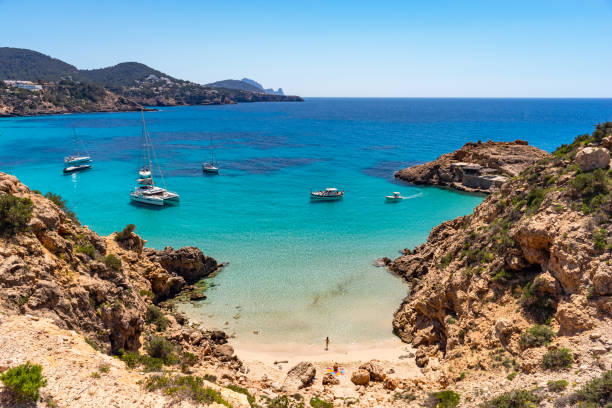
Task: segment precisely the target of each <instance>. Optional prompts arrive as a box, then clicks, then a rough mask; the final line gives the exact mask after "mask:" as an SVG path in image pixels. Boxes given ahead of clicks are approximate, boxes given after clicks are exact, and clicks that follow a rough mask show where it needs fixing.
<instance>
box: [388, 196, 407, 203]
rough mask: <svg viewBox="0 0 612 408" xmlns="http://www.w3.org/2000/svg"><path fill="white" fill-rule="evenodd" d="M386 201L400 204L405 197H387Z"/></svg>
mask: <svg viewBox="0 0 612 408" xmlns="http://www.w3.org/2000/svg"><path fill="white" fill-rule="evenodd" d="M385 199H386V200H387V202H388V203H399V202H400V201H402V200H403V199H404V197H393V196H385Z"/></svg>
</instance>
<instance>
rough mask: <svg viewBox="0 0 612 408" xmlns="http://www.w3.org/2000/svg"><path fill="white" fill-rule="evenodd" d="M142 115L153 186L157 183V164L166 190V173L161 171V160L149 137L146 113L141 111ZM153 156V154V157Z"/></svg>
mask: <svg viewBox="0 0 612 408" xmlns="http://www.w3.org/2000/svg"><path fill="white" fill-rule="evenodd" d="M140 114H141V115H142V127H143V132H144V135H145V146H147V149H146V151H147V160H148V162H149V170H150V171H151V181H152V182H153V183H152V185H154V184H155V181H154V180H153V162H155V163H156V164H157V171H158V172H159V177H160V178H161V180H162V185H163V186H164V188H166V181H165V180H164V173H162V171H161V167H160V166H159V160H158V159H157V155H156V154H155V149H154V148H153V142H151V136H149V132H148V131H147V125H146V123H145V120H144V111H143V110H141V111H140ZM151 154H153V157H151Z"/></svg>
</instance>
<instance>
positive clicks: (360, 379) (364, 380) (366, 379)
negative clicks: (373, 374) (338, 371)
mask: <svg viewBox="0 0 612 408" xmlns="http://www.w3.org/2000/svg"><path fill="white" fill-rule="evenodd" d="M351 382H352V383H353V384H355V385H368V384H369V383H370V372H369V371H368V370H364V369H363V368H360V369H359V370H357V371H355V372H354V373H353V374H352V375H351Z"/></svg>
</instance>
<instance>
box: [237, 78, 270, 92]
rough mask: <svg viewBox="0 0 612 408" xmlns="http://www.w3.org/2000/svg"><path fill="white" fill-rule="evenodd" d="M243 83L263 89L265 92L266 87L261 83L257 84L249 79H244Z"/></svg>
mask: <svg viewBox="0 0 612 408" xmlns="http://www.w3.org/2000/svg"><path fill="white" fill-rule="evenodd" d="M241 81H242V82H245V83H247V84H249V85H253V86H254V87H257V88H259V89H261V91H262V92H263V91H265V90H264V87H263V86H262V85H261V84H260V83H259V82H257V81H254V80H252V79H249V78H242V79H241Z"/></svg>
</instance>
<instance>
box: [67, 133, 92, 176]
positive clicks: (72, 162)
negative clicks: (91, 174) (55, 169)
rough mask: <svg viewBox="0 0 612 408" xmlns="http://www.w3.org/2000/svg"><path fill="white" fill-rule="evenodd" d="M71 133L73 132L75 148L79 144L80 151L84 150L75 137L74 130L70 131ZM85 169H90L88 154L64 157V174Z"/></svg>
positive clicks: (80, 142)
mask: <svg viewBox="0 0 612 408" xmlns="http://www.w3.org/2000/svg"><path fill="white" fill-rule="evenodd" d="M72 131H73V132H74V144H75V145H77V146H78V145H79V144H80V145H81V147H82V149H83V150H85V145H84V144H83V141H82V140H80V139H79V137H78V136H77V134H76V130H74V129H72ZM87 169H91V157H90V156H89V154H81V153H77V154H73V155H70V156H66V157H64V173H73V172H75V171H79V170H87Z"/></svg>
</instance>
